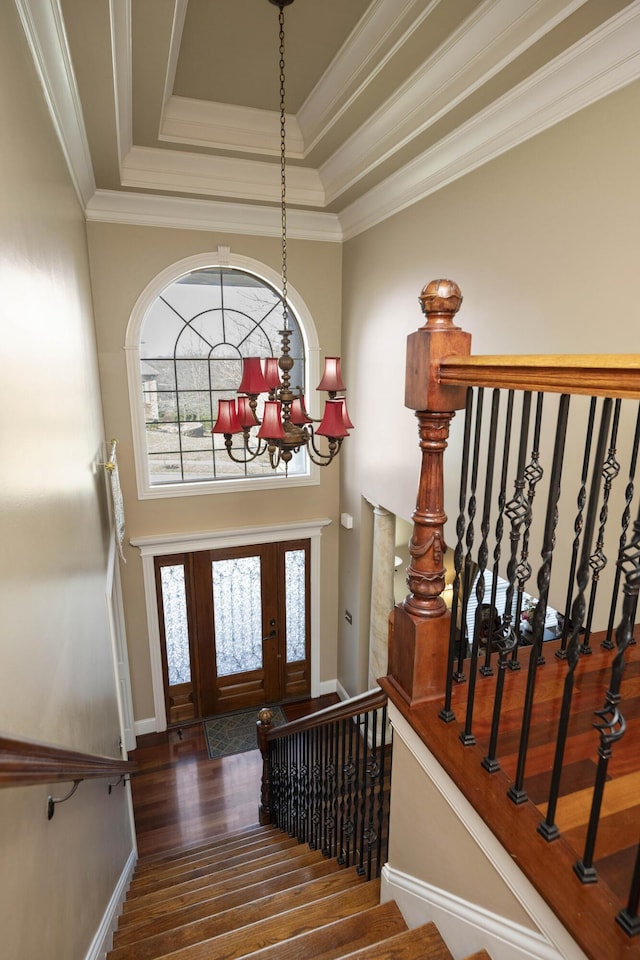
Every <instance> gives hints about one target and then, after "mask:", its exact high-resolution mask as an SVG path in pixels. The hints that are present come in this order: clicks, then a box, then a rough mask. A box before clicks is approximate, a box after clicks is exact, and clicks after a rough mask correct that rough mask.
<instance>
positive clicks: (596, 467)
mask: <svg viewBox="0 0 640 960" xmlns="http://www.w3.org/2000/svg"><path fill="white" fill-rule="evenodd" d="M610 422H611V400H605V401H604V402H603V404H602V412H601V415H600V427H599V429H598V442H597V444H596V452H595V457H594V462H593V467H592V471H591V484H590V488H589V502H588V505H587V516H586V520H585V527H584V535H583V538H582V551H581V555H580V563H579V565H578V573H577V576H576V584H577V587H578V592H577V593H576V596H575V599H574V601H573V604H572V605H571V636H570V638H569V643H568V644H567V673H566V675H565V679H564V688H563V692H562V702H561V705H560V718H559V721H558V733H557V736H556V749H555V756H554V761H553V768H552V771H551V784H550V787H549V801H548V804H547V815H546V817H545V819H544V820H543V821H542V823H540V824H539V825H538V832H539V833H540V834H541V835H542V836H543V837H544V838H545V840H555V839H556V837H558V836H559V835H560V831H559V829H558V827H557V825H556V823H555V816H556V810H557V807H558V797H559V794H560V778H561V776H562V766H563V763H564V753H565V747H566V742H567V735H568V730H569V722H570V720H571V702H572V699H573V687H574V679H575V671H576V666H577V664H578V660H579V657H580V629H581V627H582V623H583V621H584V615H585V610H586V601H585V591H586V589H587V583H588V581H589V556H590V553H591V544H592V543H593V535H594V531H595V525H596V515H597V511H598V500H599V499H600V483H601V480H602V465H603V463H604V457H605V450H606V445H607V436H608V434H609V425H610ZM536 612H537V610H536Z"/></svg>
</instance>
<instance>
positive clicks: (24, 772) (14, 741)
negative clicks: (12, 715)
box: [0, 736, 137, 787]
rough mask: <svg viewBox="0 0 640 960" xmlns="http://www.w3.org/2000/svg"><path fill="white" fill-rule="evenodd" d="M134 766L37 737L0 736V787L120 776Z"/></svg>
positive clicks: (134, 766) (128, 772)
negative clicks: (41, 740) (30, 738)
mask: <svg viewBox="0 0 640 960" xmlns="http://www.w3.org/2000/svg"><path fill="white" fill-rule="evenodd" d="M136 769H137V764H136V763H134V762H133V761H130V760H117V759H116V758H114V757H104V756H100V755H99V754H92V753H81V752H80V751H77V750H67V749H65V748H64V747H58V746H54V745H53V744H49V743H42V742H40V741H37V740H26V739H23V738H19V737H9V736H0V787H22V786H29V785H31V784H37V783H54V782H63V781H71V780H96V779H99V778H100V777H114V776H115V777H123V776H126V775H127V774H131V773H133V772H134V771H135V770H136Z"/></svg>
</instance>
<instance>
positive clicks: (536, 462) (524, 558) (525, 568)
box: [507, 393, 544, 670]
mask: <svg viewBox="0 0 640 960" xmlns="http://www.w3.org/2000/svg"><path fill="white" fill-rule="evenodd" d="M543 402H544V394H542V393H539V394H538V398H537V401H536V418H535V424H534V428H533V448H532V450H531V459H530V460H529V463H528V464H527V466H526V467H525V470H524V476H525V480H526V481H527V505H528V510H527V513H526V515H525V518H524V531H523V533H522V549H521V551H520V562H519V564H518V571H517V576H518V599H517V603H516V613H515V632H516V640H517V643H516V644H515V646H514V648H513V652H512V654H511V659H510V660H509V661H508V663H507V666H508V667H509V669H510V670H519V669H520V662H519V660H518V649H519V647H520V617H521V615H522V594H523V592H524V588H525V584H526V583H528V581H529V578H530V577H531V572H532V571H531V564H530V563H529V535H530V531H531V522H532V519H533V501H534V498H535V495H536V487H537V486H538V483H539V482H540V480H541V479H542V477H543V474H544V471H543V469H542V467H541V466H540V428H541V425H542V405H543Z"/></svg>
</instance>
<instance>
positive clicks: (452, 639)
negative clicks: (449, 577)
mask: <svg viewBox="0 0 640 960" xmlns="http://www.w3.org/2000/svg"><path fill="white" fill-rule="evenodd" d="M472 411H473V389H472V388H471V387H469V389H468V390H467V405H466V409H465V418H464V440H463V446H462V468H461V472H460V496H459V511H458V519H457V521H456V535H457V542H456V546H455V549H454V551H453V563H454V569H455V576H454V580H453V593H452V598H451V621H450V627H449V657H448V661H447V678H446V685H445V696H444V706H443V708H442V710H441V711H440V713H439V717H440V719H441V720H444V722H445V723H451V721H452V720H454V719H455V714H454V712H453V710H452V709H451V698H452V694H453V681H454V669H453V665H454V663H455V661H456V657H457V658H458V669H457V671H456V675H455V679H456V680H457V681H458V682H460V681H461V680H463V679H464V673H462V675H460V674H461V671H462V662H461V660H460V656H461V655H462V648H463V644H464V634H465V627H464V620H463V619H462V614H461V615H460V617H458V609H459V608H460V606H461V604H460V583H461V580H462V573H461V571H462V553H463V548H462V543H463V540H464V534H465V527H466V521H465V505H466V502H467V478H468V473H469V449H470V439H471V421H472ZM458 624H459V625H458Z"/></svg>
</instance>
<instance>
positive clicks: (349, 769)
mask: <svg viewBox="0 0 640 960" xmlns="http://www.w3.org/2000/svg"><path fill="white" fill-rule="evenodd" d="M347 724H348V728H347V755H346V760H345V764H344V773H345V778H346V782H347V802H346V811H345V823H344V858H345V865H346V866H347V867H349V866H351V862H352V857H353V843H354V819H355V810H354V807H355V781H356V777H357V774H358V770H357V764H356V761H355V759H354V739H356V738H357V733H358V731H357V727H356V724H355V720H353V719H351V720H347Z"/></svg>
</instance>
